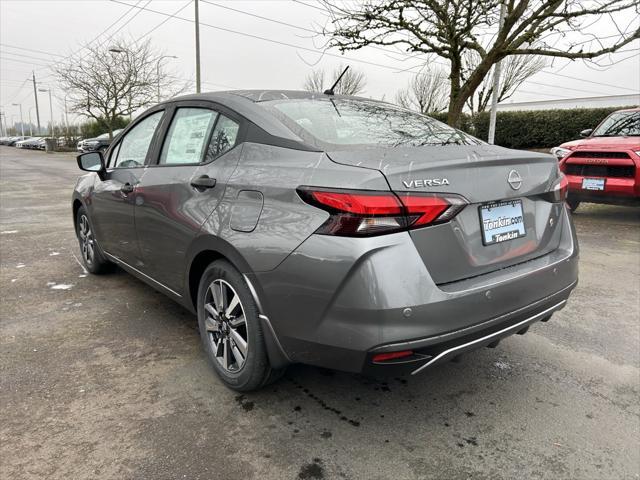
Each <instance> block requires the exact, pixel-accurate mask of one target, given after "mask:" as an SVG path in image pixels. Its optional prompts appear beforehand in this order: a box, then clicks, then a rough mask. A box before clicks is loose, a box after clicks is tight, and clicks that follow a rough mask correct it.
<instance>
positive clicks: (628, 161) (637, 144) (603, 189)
mask: <svg viewBox="0 0 640 480" xmlns="http://www.w3.org/2000/svg"><path fill="white" fill-rule="evenodd" d="M580 135H581V136H583V137H585V138H583V139H580V140H574V141H572V142H567V143H563V144H562V145H560V146H559V147H554V148H552V149H551V153H552V154H554V155H555V156H556V157H557V158H558V160H560V170H561V171H562V172H563V173H564V174H565V175H566V177H567V180H568V181H569V196H568V198H567V203H568V204H569V207H570V208H571V211H575V210H576V209H577V208H578V206H579V205H580V202H591V203H609V204H614V205H636V206H637V205H640V108H633V109H628V110H618V111H617V112H613V113H612V114H610V115H609V116H608V117H607V118H605V119H604V120H603V121H602V123H600V125H598V126H597V127H596V128H595V129H588V130H583V131H582V132H580Z"/></svg>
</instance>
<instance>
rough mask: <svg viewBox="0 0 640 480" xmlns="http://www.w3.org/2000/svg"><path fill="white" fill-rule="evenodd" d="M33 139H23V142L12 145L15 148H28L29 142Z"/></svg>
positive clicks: (19, 141)
mask: <svg viewBox="0 0 640 480" xmlns="http://www.w3.org/2000/svg"><path fill="white" fill-rule="evenodd" d="M33 138H34V137H24V139H23V140H18V141H17V142H15V143H14V144H13V146H14V147H16V148H28V147H27V145H28V143H29V142H30V141H32V140H33Z"/></svg>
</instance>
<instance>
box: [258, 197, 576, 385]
mask: <svg viewBox="0 0 640 480" xmlns="http://www.w3.org/2000/svg"><path fill="white" fill-rule="evenodd" d="M563 210H564V209H563ZM560 225H562V227H561V228H562V235H561V242H560V246H559V248H557V249H556V250H554V251H553V252H551V253H549V254H546V255H543V256H541V257H539V258H536V259H533V260H529V261H527V262H523V263H520V264H516V265H512V266H510V267H507V268H503V269H500V270H498V271H495V272H492V273H489V274H484V275H480V276H477V277H473V278H469V279H466V280H462V281H457V282H452V283H449V284H444V285H436V284H435V283H434V282H433V280H432V278H431V276H430V275H429V272H428V271H427V269H426V267H425V265H424V262H423V261H422V260H421V258H420V255H419V254H418V252H417V251H416V249H415V246H414V244H413V243H412V242H411V240H410V237H409V235H408V234H407V233H398V234H393V235H384V236H380V237H372V238H368V239H362V240H361V241H359V242H355V243H354V242H352V243H351V244H349V243H348V242H345V240H344V239H341V238H336V237H329V236H321V235H312V236H311V237H310V238H309V239H308V240H307V241H306V242H304V243H303V244H302V245H301V246H300V247H299V248H298V250H296V251H295V252H294V253H293V254H291V255H290V256H289V257H288V258H287V259H286V260H285V261H284V262H282V264H281V265H280V266H279V267H278V268H276V269H275V270H273V271H270V272H262V273H257V274H255V280H256V284H257V285H259V287H258V289H259V294H260V295H259V296H260V298H261V299H263V301H262V305H263V310H264V313H265V315H266V316H267V317H268V318H269V320H270V322H271V325H272V327H273V330H274V332H275V334H276V336H277V338H278V340H279V343H280V345H281V346H282V349H283V350H284V352H285V353H286V355H287V357H288V358H289V359H290V360H291V361H292V362H300V363H307V364H313V365H318V366H323V367H327V368H333V369H337V370H344V371H350V372H369V373H374V372H377V373H388V374H398V373H412V372H415V371H417V370H419V369H422V368H426V367H427V366H431V365H435V364H437V363H439V362H441V361H444V360H446V359H447V358H450V357H451V356H455V355H457V354H459V353H462V352H463V351H466V350H469V349H472V348H478V347H481V346H482V345H484V344H488V343H492V342H494V341H495V340H497V339H500V338H502V337H504V336H508V335H510V334H512V333H516V332H517V331H521V330H523V329H524V328H526V326H527V325H529V324H530V323H533V322H536V321H538V320H541V319H543V318H545V317H546V316H548V315H550V314H552V313H553V312H554V311H555V310H558V309H560V308H562V307H563V306H564V303H565V302H566V300H567V298H568V297H569V295H570V293H571V290H572V289H573V288H574V287H575V285H576V284H577V278H578V245H577V241H576V237H575V233H574V231H573V228H572V225H571V219H570V218H569V216H568V215H567V213H566V211H564V213H563V221H562V222H561V223H560ZM327 251H330V252H331V253H332V259H331V260H329V259H327V258H328V256H327ZM442 254H446V249H444V251H443V252H442ZM402 350H411V351H413V352H414V353H415V355H414V356H413V357H411V358H409V359H405V361H396V362H378V363H376V362H374V361H373V356H374V355H376V354H378V353H384V352H397V351H402Z"/></svg>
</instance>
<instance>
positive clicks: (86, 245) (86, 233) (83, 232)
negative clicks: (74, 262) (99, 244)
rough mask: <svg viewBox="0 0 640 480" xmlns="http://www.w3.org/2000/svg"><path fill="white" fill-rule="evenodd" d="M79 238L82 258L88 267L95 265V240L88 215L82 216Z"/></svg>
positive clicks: (79, 225)
mask: <svg viewBox="0 0 640 480" xmlns="http://www.w3.org/2000/svg"><path fill="white" fill-rule="evenodd" d="M78 237H79V238H80V248H81V250H82V258H83V259H84V261H85V262H87V264H88V265H91V264H93V261H94V259H95V248H96V246H95V239H94V238H93V232H92V231H91V225H90V224H89V219H88V218H87V216H86V215H81V216H80V222H79V224H78Z"/></svg>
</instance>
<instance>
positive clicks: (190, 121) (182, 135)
mask: <svg viewBox="0 0 640 480" xmlns="http://www.w3.org/2000/svg"><path fill="white" fill-rule="evenodd" d="M216 116H217V113H216V112H214V111H213V110H207V109H205V108H179V109H178V111H177V112H176V114H175V116H174V117H173V121H172V122H171V127H169V133H168V134H167V139H166V140H165V142H164V146H163V147H162V155H160V163H161V164H171V165H176V164H183V163H200V162H201V161H202V157H203V154H204V150H205V145H206V144H207V140H209V136H210V134H211V129H212V128H213V124H214V123H215V120H216Z"/></svg>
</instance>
